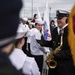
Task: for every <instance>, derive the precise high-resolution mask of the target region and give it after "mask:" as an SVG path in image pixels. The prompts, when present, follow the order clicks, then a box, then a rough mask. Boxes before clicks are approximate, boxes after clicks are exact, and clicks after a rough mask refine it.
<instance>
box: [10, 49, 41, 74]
mask: <svg viewBox="0 0 75 75" xmlns="http://www.w3.org/2000/svg"><path fill="white" fill-rule="evenodd" d="M9 59H10V60H11V63H12V64H13V65H14V66H15V67H16V68H17V69H18V70H19V69H22V71H23V73H24V74H25V75H40V72H39V68H38V66H37V64H36V61H35V59H34V58H33V57H28V56H27V55H26V54H25V53H24V52H23V51H22V50H20V49H18V48H15V49H14V51H13V52H12V53H11V55H10V56H9Z"/></svg>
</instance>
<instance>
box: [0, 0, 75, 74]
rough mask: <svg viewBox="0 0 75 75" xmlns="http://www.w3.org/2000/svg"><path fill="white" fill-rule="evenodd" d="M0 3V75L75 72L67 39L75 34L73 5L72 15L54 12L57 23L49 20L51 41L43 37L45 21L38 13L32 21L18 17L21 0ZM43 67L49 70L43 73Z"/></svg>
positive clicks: (72, 51) (66, 12) (74, 60)
mask: <svg viewBox="0 0 75 75" xmlns="http://www.w3.org/2000/svg"><path fill="white" fill-rule="evenodd" d="M0 6H1V10H0V11H1V12H0V75H75V58H74V56H75V55H74V53H75V51H74V49H75V48H74V42H75V41H74V38H73V41H71V40H72V39H71V38H70V37H71V35H72V34H71V33H72V32H74V33H75V14H74V13H75V11H73V10H75V6H74V7H73V9H72V12H73V13H72V12H71V14H70V12H68V11H64V10H57V11H56V18H57V26H56V25H55V21H54V20H50V25H49V26H50V32H51V36H52V39H51V40H50V41H47V40H45V39H44V35H43V34H42V28H43V25H44V23H45V22H44V20H42V19H39V18H37V14H34V18H33V19H32V20H28V18H26V17H23V18H20V16H19V14H20V10H21V8H22V1H21V0H6V1H4V0H1V1H0ZM69 15H70V17H69ZM72 18H73V19H72ZM68 22H69V25H68ZM70 25H71V26H72V25H73V26H72V28H71V26H70ZM70 28H71V29H70ZM73 29H74V30H73ZM72 30H73V31H72ZM70 31H72V32H71V33H70ZM73 37H75V34H74V36H73ZM70 42H71V44H70ZM72 42H73V43H72ZM45 47H49V48H50V49H49V50H47V49H45ZM53 52H54V53H53ZM52 53H53V54H52ZM44 55H46V56H45V57H44ZM49 55H51V56H49ZM46 58H48V59H49V60H48V63H46V62H45V60H46ZM51 58H52V59H51ZM44 59H45V60H44ZM51 60H53V61H51ZM51 62H52V63H51ZM50 63H51V64H50ZM53 63H55V64H53ZM44 66H46V67H48V69H47V68H46V70H45V71H48V73H47V72H46V73H43V72H44V71H43V67H44ZM51 66H52V67H51ZM54 66H55V67H54Z"/></svg>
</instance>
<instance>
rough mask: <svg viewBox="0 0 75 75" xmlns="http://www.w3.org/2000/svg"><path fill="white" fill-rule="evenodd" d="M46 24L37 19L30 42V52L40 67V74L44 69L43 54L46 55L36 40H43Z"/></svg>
mask: <svg viewBox="0 0 75 75" xmlns="http://www.w3.org/2000/svg"><path fill="white" fill-rule="evenodd" d="M43 24H44V21H42V20H40V19H35V28H33V29H31V34H30V36H31V42H30V50H31V54H32V56H33V57H34V58H35V60H36V62H37V64H38V67H39V69H40V72H41V73H42V68H43V54H44V53H45V49H44V48H43V47H41V45H40V44H39V43H37V41H36V39H38V40H40V39H41V36H42V34H41V30H42V26H43Z"/></svg>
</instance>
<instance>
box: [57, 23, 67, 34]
mask: <svg viewBox="0 0 75 75" xmlns="http://www.w3.org/2000/svg"><path fill="white" fill-rule="evenodd" d="M67 25H68V24H65V25H64V26H63V27H62V28H59V27H57V31H58V34H59V31H60V30H62V29H64V28H65V27H66V26H67Z"/></svg>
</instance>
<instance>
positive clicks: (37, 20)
mask: <svg viewBox="0 0 75 75" xmlns="http://www.w3.org/2000/svg"><path fill="white" fill-rule="evenodd" d="M35 23H38V24H44V21H43V20H41V19H35Z"/></svg>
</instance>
